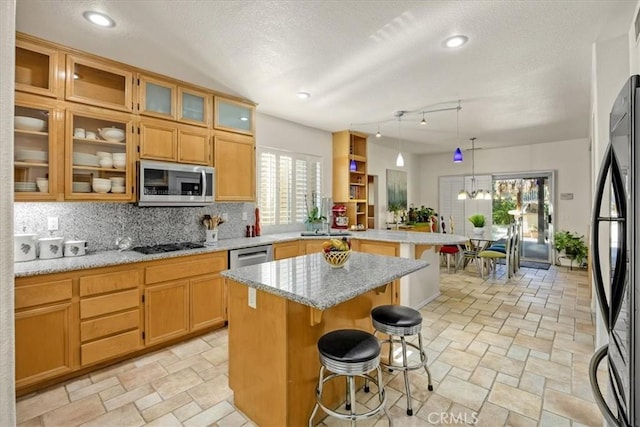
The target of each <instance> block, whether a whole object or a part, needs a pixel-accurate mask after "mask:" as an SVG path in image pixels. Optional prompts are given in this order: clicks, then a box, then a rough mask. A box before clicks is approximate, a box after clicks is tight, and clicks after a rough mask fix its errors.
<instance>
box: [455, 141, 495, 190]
mask: <svg viewBox="0 0 640 427" xmlns="http://www.w3.org/2000/svg"><path fill="white" fill-rule="evenodd" d="M469 139H471V191H467V190H466V189H464V188H463V189H462V190H460V192H459V193H458V200H466V199H474V200H491V192H489V191H487V190H479V189H478V187H477V185H476V174H475V151H476V147H475V142H476V138H475V137H474V138H469Z"/></svg>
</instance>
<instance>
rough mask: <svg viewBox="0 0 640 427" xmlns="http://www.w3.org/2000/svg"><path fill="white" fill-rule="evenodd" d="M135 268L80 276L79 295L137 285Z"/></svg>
mask: <svg viewBox="0 0 640 427" xmlns="http://www.w3.org/2000/svg"><path fill="white" fill-rule="evenodd" d="M138 281H139V275H138V271H137V270H127V271H116V272H114V273H105V274H96V275H95V276H85V277H81V278H80V296H81V297H84V296H88V295H96V294H104V293H107V292H113V291H119V290H123V289H131V288H136V287H138Z"/></svg>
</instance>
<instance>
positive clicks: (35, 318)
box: [15, 275, 78, 388]
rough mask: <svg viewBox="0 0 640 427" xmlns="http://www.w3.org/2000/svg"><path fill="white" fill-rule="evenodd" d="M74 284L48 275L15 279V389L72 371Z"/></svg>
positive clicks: (75, 325)
mask: <svg viewBox="0 0 640 427" xmlns="http://www.w3.org/2000/svg"><path fill="white" fill-rule="evenodd" d="M72 296H73V281H72V279H71V278H69V277H65V276H60V275H47V276H43V277H28V278H18V279H16V288H15V309H16V313H15V337H16V344H15V350H16V387H17V388H20V387H24V386H28V385H31V384H34V383H38V382H40V381H44V380H47V379H50V378H55V377H57V376H60V375H63V374H66V373H69V372H72V370H73V369H74V364H75V360H74V357H73V348H74V347H73V341H74V339H73V338H74V335H73V330H74V328H76V327H77V323H78V321H77V317H76V316H77V315H75V313H74V308H73V307H74V304H73V299H72Z"/></svg>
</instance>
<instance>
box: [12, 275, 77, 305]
mask: <svg viewBox="0 0 640 427" xmlns="http://www.w3.org/2000/svg"><path fill="white" fill-rule="evenodd" d="M71 292H72V286H71V279H66V280H59V281H55V282H45V283H38V284H37V285H31V286H19V287H16V289H15V304H16V306H15V308H16V309H19V308H25V307H33V306H36V305H41V304H48V303H52V302H56V301H63V300H70V299H71Z"/></svg>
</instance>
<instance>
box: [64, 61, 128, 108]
mask: <svg viewBox="0 0 640 427" xmlns="http://www.w3.org/2000/svg"><path fill="white" fill-rule="evenodd" d="M65 98H66V99H67V100H69V101H75V102H80V103H83V104H90V105H96V106H98V107H103V108H110V109H113V110H121V111H127V112H132V111H133V73H132V72H130V71H127V70H124V69H120V68H118V67H116V66H114V65H113V64H112V63H110V62H107V61H99V60H94V59H90V58H85V57H83V56H79V55H78V56H76V55H71V54H67V74H66V85H65Z"/></svg>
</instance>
